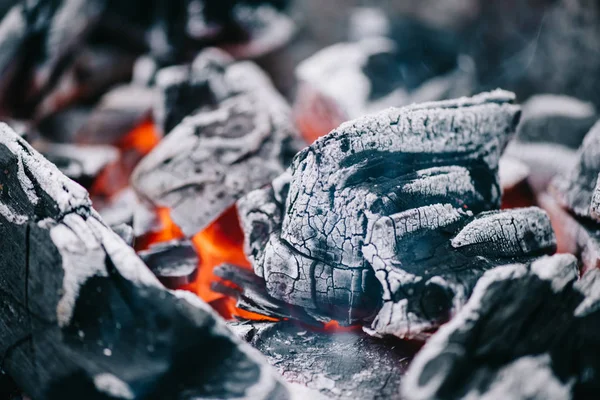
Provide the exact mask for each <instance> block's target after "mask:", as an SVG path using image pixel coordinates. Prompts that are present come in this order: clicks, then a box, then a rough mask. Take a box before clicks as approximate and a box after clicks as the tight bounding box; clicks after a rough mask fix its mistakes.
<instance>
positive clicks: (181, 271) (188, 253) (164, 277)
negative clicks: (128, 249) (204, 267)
mask: <svg viewBox="0 0 600 400" xmlns="http://www.w3.org/2000/svg"><path fill="white" fill-rule="evenodd" d="M138 256H140V258H141V259H142V261H144V263H146V265H147V266H148V268H150V271H152V273H154V275H156V277H157V278H158V280H159V281H161V283H162V284H163V285H165V286H166V287H168V288H170V289H177V288H180V287H182V286H183V285H186V284H188V283H191V282H193V281H194V280H195V279H196V276H198V262H199V258H198V254H196V250H194V246H193V245H192V242H191V241H189V240H172V241H169V242H163V243H157V244H155V245H152V246H150V248H149V249H148V250H143V251H140V252H139V253H138Z"/></svg>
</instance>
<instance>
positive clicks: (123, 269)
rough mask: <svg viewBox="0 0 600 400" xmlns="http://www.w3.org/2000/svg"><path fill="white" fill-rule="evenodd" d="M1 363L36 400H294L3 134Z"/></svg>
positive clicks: (45, 166)
mask: <svg viewBox="0 0 600 400" xmlns="http://www.w3.org/2000/svg"><path fill="white" fill-rule="evenodd" d="M0 237H1V238H2V240H0V254H2V258H1V265H2V268H0V292H1V293H2V301H3V307H2V308H0V321H1V322H2V326H3V327H4V328H3V329H2V330H0V355H1V357H2V360H3V364H2V369H3V370H4V371H5V372H6V373H7V374H8V375H9V376H10V377H11V378H12V379H14V381H15V382H16V383H17V384H18V385H19V387H20V388H22V389H23V391H25V392H26V393H27V394H28V395H30V396H31V397H32V398H36V399H37V398H39V399H58V398H64V397H65V394H66V393H68V397H72V398H98V399H109V398H115V397H118V398H145V397H147V396H149V393H151V397H156V398H164V399H175V398H181V397H182V396H192V397H201V398H252V399H254V398H270V399H272V398H290V397H292V393H291V392H290V391H289V390H288V386H287V385H286V384H285V383H284V382H283V381H282V380H281V379H280V378H278V377H277V376H276V374H275V372H274V371H272V370H271V369H270V368H269V366H268V364H267V363H266V362H265V361H263V360H262V359H261V358H260V356H259V355H258V353H256V351H254V350H252V349H251V348H250V347H249V346H248V345H246V344H243V343H242V342H241V341H240V340H239V339H237V338H236V337H234V335H233V334H232V333H231V332H229V331H228V330H227V329H226V326H225V324H224V322H223V321H221V320H220V319H219V318H218V317H217V316H216V315H215V314H214V312H213V311H212V310H211V309H210V308H209V307H208V306H207V305H206V304H205V303H203V302H202V300H200V299H199V298H198V297H196V296H194V295H192V294H190V293H185V292H177V291H175V292H171V291H168V290H166V289H164V287H163V286H162V285H160V283H159V282H158V280H157V279H156V278H155V277H154V276H153V275H152V273H151V272H150V270H148V269H147V267H146V266H145V265H144V263H143V262H142V260H140V259H139V258H138V257H137V256H136V254H135V252H134V250H133V249H132V248H130V247H129V246H127V245H126V244H125V243H124V242H123V241H122V240H121V238H120V237H119V236H118V235H117V234H115V233H114V232H113V231H111V230H110V229H109V228H108V227H107V226H106V225H105V224H104V222H103V221H102V220H101V218H100V217H99V216H98V214H97V213H96V212H95V210H94V209H93V208H92V207H91V204H90V200H89V198H88V195H87V192H86V191H85V190H84V189H83V188H82V187H81V186H79V185H78V184H76V183H74V182H73V181H71V180H69V179H68V178H66V177H65V176H64V175H63V174H61V173H60V172H59V170H58V169H57V168H56V167H55V166H54V165H53V164H52V163H50V162H48V161H47V160H45V159H44V158H43V157H42V156H41V155H40V154H39V153H37V152H36V151H35V150H34V149H33V148H32V147H31V146H29V145H28V144H27V143H26V142H25V141H24V140H22V139H21V138H19V137H18V135H17V134H15V133H14V132H12V131H11V130H10V129H9V128H8V127H7V126H6V125H2V126H0Z"/></svg>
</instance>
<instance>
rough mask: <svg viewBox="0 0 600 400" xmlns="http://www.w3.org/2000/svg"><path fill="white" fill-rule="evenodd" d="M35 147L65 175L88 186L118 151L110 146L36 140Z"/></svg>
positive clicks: (115, 156)
mask: <svg viewBox="0 0 600 400" xmlns="http://www.w3.org/2000/svg"><path fill="white" fill-rule="evenodd" d="M35 147H36V149H37V150H38V151H39V152H40V153H42V155H44V157H46V158H47V159H48V160H49V161H51V162H52V163H54V164H55V165H56V166H57V167H58V169H59V170H60V171H61V172H62V173H63V174H65V175H66V176H67V177H69V178H71V179H73V180H74V181H76V182H77V183H79V184H80V185H82V186H84V187H86V188H89V187H90V186H91V185H92V183H93V182H94V180H95V179H96V177H97V176H98V174H100V172H101V171H102V170H103V169H104V168H105V167H106V166H107V165H108V164H110V163H112V162H114V161H116V160H117V158H118V156H119V152H118V150H117V149H116V148H114V147H112V146H84V145H75V144H62V143H49V142H37V143H36V144H35Z"/></svg>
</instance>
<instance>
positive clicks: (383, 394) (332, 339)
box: [229, 321, 418, 400]
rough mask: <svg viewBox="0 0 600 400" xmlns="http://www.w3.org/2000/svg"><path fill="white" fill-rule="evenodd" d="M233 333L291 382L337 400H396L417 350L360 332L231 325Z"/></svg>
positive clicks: (283, 325)
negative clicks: (403, 377) (238, 335)
mask: <svg viewBox="0 0 600 400" xmlns="http://www.w3.org/2000/svg"><path fill="white" fill-rule="evenodd" d="M229 326H230V327H232V329H233V330H234V332H239V333H240V335H241V336H242V337H243V338H244V339H245V340H247V341H248V342H249V343H250V344H252V346H254V347H255V348H257V349H258V350H260V351H261V352H262V353H264V354H266V355H267V360H268V361H269V363H271V364H272V365H273V366H274V367H275V368H276V369H277V370H278V371H280V372H281V374H282V375H283V377H284V378H285V379H286V380H287V381H289V382H295V383H300V384H302V385H306V386H308V387H309V388H311V389H315V390H319V391H320V392H321V393H323V394H324V395H326V396H328V397H329V398H332V399H348V400H350V399H397V398H399V386H400V382H401V380H402V375H403V373H404V372H405V371H406V368H407V366H408V363H409V361H410V359H411V358H412V356H413V355H414V353H415V352H416V351H417V349H418V347H417V346H416V345H415V344H414V343H410V342H401V341H398V340H394V339H386V340H381V339H375V338H373V337H370V336H368V335H366V334H365V333H364V332H361V331H360V330H356V329H355V330H351V331H346V332H333V331H323V330H320V331H319V330H315V329H314V328H313V329H311V328H307V327H303V326H300V325H298V324H297V323H296V322H293V321H283V322H276V323H264V322H262V323H261V322H253V321H245V322H242V323H231V324H229Z"/></svg>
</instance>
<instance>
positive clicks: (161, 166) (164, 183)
mask: <svg viewBox="0 0 600 400" xmlns="http://www.w3.org/2000/svg"><path fill="white" fill-rule="evenodd" d="M215 51H216V50H211V51H209V52H207V53H201V54H200V55H199V56H198V59H196V60H195V61H194V66H201V65H203V66H204V67H203V70H204V68H206V69H210V70H211V71H210V74H209V75H210V79H209V82H210V84H209V85H208V86H207V87H206V88H205V89H206V90H208V92H207V94H211V95H212V96H214V99H215V101H216V103H214V105H213V106H212V107H202V105H203V103H202V102H205V103H204V104H206V101H207V100H206V99H205V98H204V97H200V98H198V99H194V100H195V101H198V103H196V107H198V109H197V110H196V111H195V112H194V113H193V114H192V115H190V116H189V117H187V118H186V119H184V120H182V121H181V122H180V123H179V124H178V125H177V126H176V127H175V128H174V129H173V130H172V131H171V132H170V133H169V134H168V135H167V136H166V137H165V138H164V139H163V140H162V141H161V142H160V144H159V145H158V146H157V147H156V148H154V149H153V150H152V152H151V153H150V154H149V155H148V156H146V157H145V158H144V159H143V160H142V161H141V162H140V164H139V165H138V166H137V168H136V169H135V171H134V173H133V176H132V186H133V187H134V189H135V190H136V191H137V193H138V194H140V195H141V197H142V198H144V199H145V200H147V201H149V202H150V203H151V204H152V205H154V206H161V207H169V208H170V209H171V216H172V218H173V220H174V222H175V223H176V224H177V225H178V226H179V227H181V229H182V231H183V232H184V233H185V234H186V235H188V236H191V235H193V234H195V233H197V232H199V231H201V230H202V229H203V228H205V227H206V226H207V225H208V224H209V223H210V222H212V221H213V220H215V219H216V218H217V217H218V216H219V215H220V214H221V213H222V212H223V211H225V210H226V209H227V208H229V207H230V206H231V205H233V204H234V203H235V201H236V200H237V199H238V198H239V197H241V196H242V195H244V194H246V193H247V192H249V191H250V190H253V189H256V188H259V187H261V186H263V185H265V184H267V183H268V182H269V181H271V180H272V179H273V178H275V177H276V176H277V175H279V174H281V173H282V172H283V171H284V169H285V166H287V165H288V163H289V161H290V159H291V157H292V156H293V155H294V154H295V153H296V152H297V150H298V148H299V147H300V144H299V141H298V138H297V134H296V131H295V128H294V126H293V124H292V121H291V117H290V109H289V107H288V105H287V104H286V102H285V100H284V99H283V98H282V97H281V96H280V95H279V94H278V93H277V92H276V91H275V89H274V88H273V86H272V85H271V83H270V82H269V80H268V78H267V77H266V75H265V74H264V73H263V72H262V71H261V70H260V69H259V68H258V67H257V66H255V65H254V64H252V63H250V62H240V63H235V64H231V65H229V66H227V67H226V68H223V69H220V70H219V75H220V76H219V75H217V74H216V72H217V71H216V70H215V69H213V67H212V63H211V60H212V59H213V58H214V57H213V55H214V52H215ZM207 59H208V62H204V61H207ZM205 72H207V74H208V71H205ZM213 72H214V74H213ZM161 79H167V77H164V76H163V77H162V78H161ZM173 79H174V80H179V76H178V75H177V76H174V77H173ZM215 81H217V82H218V83H215V85H214V86H213V85H212V84H213V82H215ZM207 83H208V82H207ZM189 85H190V88H191V87H192V86H194V84H193V83H190V84H189ZM213 87H214V91H213V89H212V88H213ZM205 89H202V91H204V90H205ZM191 90H192V92H193V93H196V94H197V92H196V91H195V90H196V89H191ZM205 93H206V92H205ZM180 94H181V92H180ZM167 97H168V96H167ZM189 100H192V99H189ZM174 103H177V101H174ZM191 109H192V108H187V109H186V112H187V110H191ZM170 115H174V114H173V113H171V114H170ZM178 115H179V114H178ZM180 117H181V115H180Z"/></svg>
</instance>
